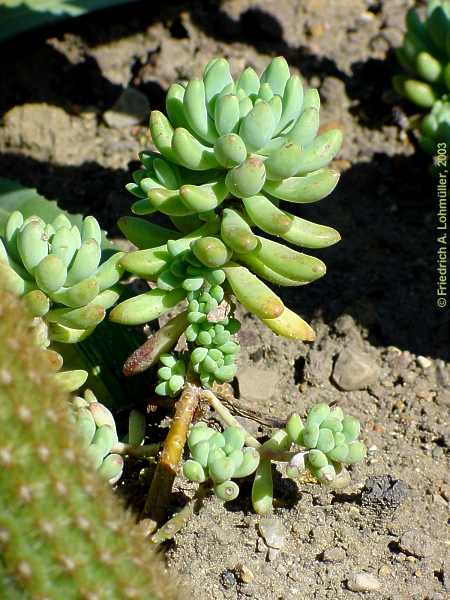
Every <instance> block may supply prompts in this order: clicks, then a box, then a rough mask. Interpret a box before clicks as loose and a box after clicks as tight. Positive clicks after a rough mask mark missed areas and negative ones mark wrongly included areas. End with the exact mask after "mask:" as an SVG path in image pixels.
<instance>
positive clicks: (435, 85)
mask: <svg viewBox="0 0 450 600" xmlns="http://www.w3.org/2000/svg"><path fill="white" fill-rule="evenodd" d="M406 26H407V31H406V34H405V37H404V40H403V44H402V46H401V47H400V48H397V49H396V53H397V58H398V61H399V63H400V64H401V66H402V67H403V68H404V69H405V72H406V74H405V75H396V76H395V77H394V78H393V84H394V87H395V89H396V90H397V92H398V93H400V94H401V95H402V96H404V97H405V98H408V100H410V101H411V102H413V103H414V104H416V105H417V106H420V107H422V108H427V109H431V112H430V113H429V114H428V115H427V116H426V117H425V118H424V119H423V121H422V124H421V134H422V137H421V139H420V145H421V147H422V148H423V149H424V150H425V151H426V152H428V153H430V154H435V153H436V149H437V144H438V143H440V142H446V143H447V144H448V143H450V103H449V98H448V94H449V92H450V1H449V0H429V1H428V5H427V10H426V17H425V19H424V20H423V21H422V20H421V18H420V17H419V15H418V13H417V11H416V10H415V9H410V10H409V11H408V13H407V16H406Z"/></svg>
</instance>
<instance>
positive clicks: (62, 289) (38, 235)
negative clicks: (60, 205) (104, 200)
mask: <svg viewBox="0 0 450 600" xmlns="http://www.w3.org/2000/svg"><path fill="white" fill-rule="evenodd" d="M123 255H124V253H122V252H117V253H114V254H113V255H112V256H110V257H109V258H107V259H106V260H103V262H102V248H101V230H100V226H99V224H98V222H97V220H96V219H95V218H94V217H86V218H85V219H84V221H83V225H82V227H81V229H80V228H78V227H77V226H75V225H72V223H71V222H70V221H69V219H68V218H67V217H66V216H65V215H64V214H60V215H58V217H56V218H55V219H54V220H53V221H52V222H51V223H45V222H44V221H43V220H42V219H41V218H40V217H38V216H32V217H29V218H27V219H24V217H23V215H22V213H21V212H19V211H15V212H13V213H12V214H11V215H10V217H9V219H8V221H7V224H6V232H5V238H4V240H3V241H2V240H0V272H1V275H2V278H1V279H2V287H3V289H5V288H6V289H7V290H8V291H10V292H13V293H15V294H17V295H19V296H23V298H24V301H25V303H26V304H27V306H28V307H29V310H30V312H31V314H32V315H33V316H34V317H37V318H43V319H44V320H45V322H46V323H47V325H48V339H49V340H52V341H57V342H63V343H72V342H78V341H80V340H82V339H83V338H84V337H86V336H87V335H89V333H91V332H92V330H93V329H94V328H95V326H96V325H98V324H99V323H100V322H101V321H102V320H103V319H104V317H105V314H106V310H107V309H108V308H110V307H111V306H112V305H113V304H115V303H116V301H117V300H118V298H119V295H120V288H118V287H117V286H116V284H117V282H118V281H119V279H120V277H121V275H122V273H123V267H122V266H121V265H120V259H121V258H122V256H123ZM103 258H105V257H103Z"/></svg>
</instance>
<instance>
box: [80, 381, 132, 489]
mask: <svg viewBox="0 0 450 600" xmlns="http://www.w3.org/2000/svg"><path fill="white" fill-rule="evenodd" d="M71 408H72V415H73V418H74V420H75V425H76V428H77V431H78V432H79V434H80V436H81V439H82V442H83V445H84V447H85V448H86V449H87V452H88V454H89V456H90V457H91V459H92V462H93V464H94V466H95V468H96V469H97V470H98V472H99V474H100V475H102V477H104V478H105V479H107V480H108V481H109V482H110V483H111V484H113V483H115V482H116V481H118V480H119V479H120V477H121V476H122V471H123V458H122V456H120V454H116V453H115V452H114V446H116V445H117V444H118V441H119V438H118V436H117V430H116V423H115V421H114V417H113V415H112V413H111V411H110V410H109V409H108V408H106V406H104V405H103V404H101V403H100V402H98V401H97V398H96V397H95V396H94V394H93V393H92V392H91V391H90V390H85V392H84V397H81V396H75V397H74V398H73V399H72V401H71Z"/></svg>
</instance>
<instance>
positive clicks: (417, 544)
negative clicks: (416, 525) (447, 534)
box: [398, 529, 433, 558]
mask: <svg viewBox="0 0 450 600" xmlns="http://www.w3.org/2000/svg"><path fill="white" fill-rule="evenodd" d="M398 547H399V548H400V550H401V551H402V552H404V553H405V554H408V555H410V556H416V557H417V558H425V557H426V556H431V555H432V554H433V544H432V542H431V540H430V538H429V537H428V536H427V535H425V534H424V533H422V532H421V531H419V530H418V529H409V530H408V531H405V533H404V534H403V535H402V536H401V538H400V540H399V542H398Z"/></svg>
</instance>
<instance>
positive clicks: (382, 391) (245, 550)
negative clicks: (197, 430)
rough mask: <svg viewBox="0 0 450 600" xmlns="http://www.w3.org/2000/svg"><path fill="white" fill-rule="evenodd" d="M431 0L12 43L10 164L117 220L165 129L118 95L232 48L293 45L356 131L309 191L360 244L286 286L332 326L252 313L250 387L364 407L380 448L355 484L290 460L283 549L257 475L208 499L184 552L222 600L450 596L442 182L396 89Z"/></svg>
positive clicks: (138, 7)
mask: <svg viewBox="0 0 450 600" xmlns="http://www.w3.org/2000/svg"><path fill="white" fill-rule="evenodd" d="M411 4H412V2H410V1H407V0H389V1H388V0H378V1H376V0H367V1H363V0H340V1H339V2H332V1H331V0H328V1H326V0H304V1H301V0H276V1H275V0H259V1H256V0H255V1H254V0H229V1H224V2H218V1H217V0H207V1H203V2H202V1H200V0H199V1H192V2H170V1H168V0H166V1H164V2H159V1H157V0H153V2H151V3H148V2H139V3H137V4H130V5H129V6H125V7H121V8H117V9H114V10H109V11H106V12H101V13H98V14H96V15H94V16H91V17H88V18H83V19H80V20H77V21H69V22H65V23H63V24H61V25H58V26H55V27H51V28H48V29H46V30H41V31H38V32H35V33H32V34H27V35H26V36H23V37H22V38H20V39H17V40H14V41H12V42H11V43H9V44H8V45H5V46H4V47H3V52H1V53H0V63H1V64H0V68H1V72H2V80H3V86H2V91H1V94H0V115H1V116H0V119H1V122H0V176H6V177H10V178H16V179H18V180H20V181H21V182H22V183H23V184H25V185H29V186H36V187H37V188H38V190H39V191H40V192H41V193H43V194H44V195H46V196H47V197H49V198H57V199H58V200H59V202H60V204H61V205H62V206H63V207H64V208H67V209H69V210H71V211H79V212H84V213H92V214H94V215H95V216H97V218H99V220H100V221H101V224H102V226H103V227H105V228H108V229H109V230H110V231H111V232H112V233H113V234H116V233H117V230H116V228H115V221H116V219H117V217H118V216H120V215H122V214H128V212H129V206H130V204H131V200H132V199H131V197H130V196H129V195H128V194H127V193H126V192H125V191H124V184H125V183H127V182H128V180H129V172H130V169H132V168H133V167H135V164H136V162H135V161H136V156H137V152H138V151H139V150H140V149H142V148H143V147H145V146H148V144H149V137H148V133H147V128H146V126H145V118H146V115H147V112H148V110H147V107H146V103H145V98H143V97H142V96H141V95H139V96H138V99H137V100H136V102H137V104H136V106H135V109H134V112H135V118H134V119H129V120H127V119H126V118H125V122H124V119H123V117H124V111H123V110H122V109H121V107H120V106H119V107H117V106H116V107H115V109H114V104H115V102H116V101H117V100H118V98H119V97H120V96H121V94H122V93H123V91H124V89H126V88H132V89H134V90H137V91H139V92H140V93H141V94H143V95H144V96H145V97H146V98H147V99H148V102H149V105H150V107H151V108H152V109H156V108H158V109H159V108H162V106H163V100H164V93H165V91H166V89H167V87H168V85H169V84H170V83H171V82H172V81H173V80H174V79H177V78H184V77H190V76H194V75H198V74H199V73H200V72H201V69H202V67H203V66H204V64H205V63H206V62H207V61H208V60H209V59H210V58H212V57H213V56H216V55H223V56H225V57H226V58H228V59H229V60H230V62H231V65H232V69H233V71H234V72H237V71H239V70H241V69H242V68H243V67H244V66H246V65H252V66H254V67H255V68H256V69H257V70H261V69H262V68H263V67H264V65H265V64H266V62H267V61H268V60H269V59H270V57H272V56H275V55H278V54H283V55H284V56H285V57H286V58H287V60H288V61H289V63H290V64H291V65H292V68H293V69H294V71H299V72H300V73H301V75H302V76H303V78H304V80H305V81H306V82H307V83H309V85H313V86H316V87H319V89H320V93H321V97H322V102H323V108H322V122H323V123H331V122H335V123H336V122H338V123H339V124H340V125H341V126H342V127H343V128H344V129H345V133H346V136H345V144H344V147H343V149H342V151H341V152H340V154H339V157H338V158H339V160H337V161H336V166H337V168H338V169H339V170H340V171H341V173H342V175H341V181H340V183H339V185H338V187H337V188H336V190H335V191H334V192H333V193H332V194H331V196H330V197H328V198H326V199H324V200H322V201H321V202H320V203H319V204H317V205H313V206H311V207H309V206H307V207H303V206H302V207H301V214H302V216H306V218H311V219H312V220H314V221H318V222H322V223H327V224H330V225H332V226H333V227H336V228H337V229H338V230H339V231H340V232H341V234H342V238H343V241H342V242H341V243H340V244H338V245H336V246H335V247H333V248H330V249H326V250H323V251H320V252H318V253H317V254H318V255H320V256H321V258H323V259H324V260H325V261H326V263H327V265H328V273H327V275H326V276H325V277H324V278H323V279H321V280H320V281H318V282H316V283H314V284H313V285H311V286H308V287H307V288H304V289H301V290H298V289H293V290H280V295H281V296H282V298H283V300H284V301H285V303H286V304H287V305H288V306H289V307H291V308H293V309H295V310H297V311H298V312H299V313H300V314H301V315H302V316H303V317H304V318H306V319H307V320H309V321H311V322H312V323H313V325H314V327H315V329H316V332H317V340H316V341H315V342H314V344H309V345H307V344H301V343H294V342H289V341H286V340H283V339H281V338H277V337H275V336H274V335H273V334H272V333H271V332H270V331H268V330H266V329H264V328H263V326H262V325H261V324H260V323H259V322H258V321H257V320H255V319H253V318H252V317H251V316H250V315H248V314H244V313H243V314H242V318H243V329H242V332H241V343H242V346H243V352H242V356H241V360H240V369H239V373H238V384H239V389H240V398H241V400H242V401H243V402H246V403H247V404H249V405H250V406H251V407H252V408H253V409H254V410H258V411H264V412H268V413H270V414H271V415H272V416H277V417H280V418H284V417H287V416H288V415H289V414H290V413H291V412H293V411H299V412H300V413H301V414H302V413H304V412H305V410H306V409H307V408H308V407H309V406H311V404H312V403H314V402H316V401H325V402H338V403H339V405H340V406H342V408H343V409H344V410H345V411H348V412H349V413H351V414H354V415H355V416H357V417H358V418H359V419H360V420H361V422H362V426H363V432H364V433H363V439H364V440H365V442H366V444H367V446H368V448H369V458H368V460H367V461H366V462H365V463H364V464H363V465H359V466H357V467H356V468H354V469H353V471H352V483H351V485H350V487H349V488H348V489H346V490H344V491H341V492H333V491H329V490H327V489H325V488H323V487H319V486H317V485H314V484H312V483H299V484H298V485H297V484H296V483H293V482H291V481H290V480H288V479H286V478H284V477H283V476H282V473H281V472H280V474H279V476H278V477H277V479H276V486H275V494H276V497H277V499H278V501H277V504H276V508H275V511H274V515H273V517H274V518H275V519H276V521H277V527H281V528H282V533H283V535H282V539H281V541H280V542H279V543H278V546H281V547H279V548H273V547H268V545H267V544H266V542H265V541H264V539H263V538H262V536H261V534H260V529H259V524H260V522H261V520H262V519H261V517H258V516H256V515H255V514H253V513H252V511H251V507H250V504H249V501H248V494H247V495H246V493H245V489H243V490H242V492H241V499H239V500H238V501H236V502H234V503H232V504H231V505H229V506H227V507H224V506H223V505H221V504H220V503H219V502H218V501H217V500H216V499H214V498H209V499H207V500H206V502H205V504H204V506H203V507H202V509H201V510H200V511H199V513H198V514H196V515H195V516H194V517H193V518H192V520H191V521H190V522H189V524H188V525H187V527H186V528H185V529H184V530H183V531H181V532H180V533H179V534H177V535H176V537H175V540H174V541H173V542H172V543H171V544H169V545H168V547H167V561H168V567H169V568H170V569H173V571H174V572H177V573H180V574H181V577H182V579H183V581H184V582H185V584H186V585H187V586H188V588H190V589H191V590H192V593H193V594H194V595H195V597H197V598H201V599H202V600H203V599H205V600H206V599H208V600H209V599H211V600H216V599H230V600H235V599H239V600H243V599H247V598H248V599H249V600H306V599H308V600H309V599H315V600H328V599H330V600H331V599H333V600H335V599H342V600H353V599H356V598H367V600H381V599H383V600H445V598H449V595H450V556H449V549H450V547H449V545H450V540H449V536H448V529H447V518H448V506H449V501H450V474H449V470H448V462H447V461H448V450H449V447H450V432H449V428H448V415H449V408H450V364H449V362H448V361H449V352H450V351H449V338H450V335H449V312H448V309H447V310H446V309H439V308H437V306H436V282H437V274H436V260H437V253H436V252H437V243H436V225H437V221H436V209H437V193H436V188H435V182H434V181H433V180H432V179H431V178H430V176H429V175H428V171H427V165H428V163H429V158H428V157H426V156H424V155H423V154H422V153H420V151H418V150H417V149H416V146H415V143H414V139H413V136H412V135H411V134H410V133H408V132H407V131H406V126H405V123H406V117H405V114H406V115H412V114H413V113H414V109H411V107H409V106H408V105H406V104H404V103H403V102H401V101H400V100H399V98H398V97H396V96H395V94H394V93H393V92H392V90H391V87H390V77H391V75H392V74H393V73H394V72H395V71H396V69H397V67H396V63H395V58H394V56H393V51H392V49H393V47H395V46H396V45H398V44H399V42H400V40H401V38H402V32H403V30H404V15H405V12H406V10H407V8H408V7H409V6H411ZM125 112H126V111H125ZM299 214H300V213H299ZM246 424H247V425H248V426H249V427H252V428H253V431H254V432H255V433H263V431H262V430H259V432H258V431H257V429H256V427H257V426H256V425H255V424H254V423H252V422H247V423H246ZM177 485H178V490H179V491H180V492H184V493H185V494H187V495H189V494H190V493H191V492H192V486H190V485H188V484H187V483H186V482H185V481H183V480H180V481H178V482H177ZM247 491H248V490H247ZM272 525H273V524H272ZM358 590H360V591H358Z"/></svg>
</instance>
